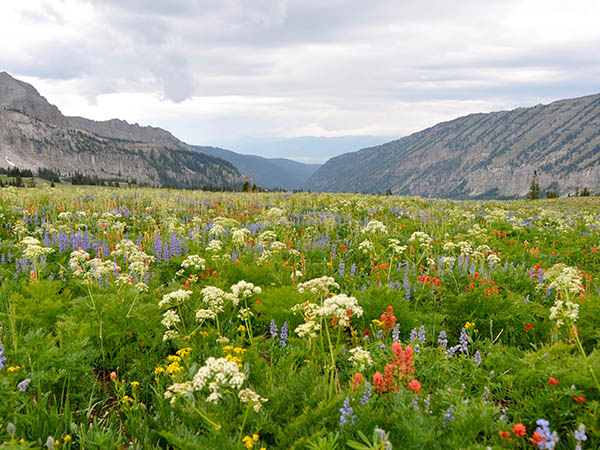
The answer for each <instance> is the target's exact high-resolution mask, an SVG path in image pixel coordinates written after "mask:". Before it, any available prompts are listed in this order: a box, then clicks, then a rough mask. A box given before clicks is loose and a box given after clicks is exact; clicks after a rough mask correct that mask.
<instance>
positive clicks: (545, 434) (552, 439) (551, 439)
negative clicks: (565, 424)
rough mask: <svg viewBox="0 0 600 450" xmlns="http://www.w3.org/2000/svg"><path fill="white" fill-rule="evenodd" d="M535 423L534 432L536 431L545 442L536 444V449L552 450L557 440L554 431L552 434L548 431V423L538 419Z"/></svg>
mask: <svg viewBox="0 0 600 450" xmlns="http://www.w3.org/2000/svg"><path fill="white" fill-rule="evenodd" d="M535 423H536V424H537V425H538V427H537V428H536V429H535V431H537V432H538V433H539V435H540V436H541V437H542V438H543V439H544V441H545V442H544V441H540V442H538V448H545V449H554V448H555V447H556V444H557V443H558V441H559V439H558V434H557V433H556V431H554V432H552V431H551V430H550V422H548V421H547V420H545V419H538V420H536V422H535Z"/></svg>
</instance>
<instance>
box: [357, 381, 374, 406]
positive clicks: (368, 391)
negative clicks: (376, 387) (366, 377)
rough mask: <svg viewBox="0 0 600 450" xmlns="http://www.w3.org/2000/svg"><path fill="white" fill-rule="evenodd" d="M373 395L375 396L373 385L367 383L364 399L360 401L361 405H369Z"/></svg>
mask: <svg viewBox="0 0 600 450" xmlns="http://www.w3.org/2000/svg"><path fill="white" fill-rule="evenodd" d="M372 395H373V392H372V391H371V384H370V383H368V382H366V383H365V390H364V392H363V395H362V397H361V398H360V400H359V402H360V404H361V405H366V404H367V403H369V399H370V398H371V396H372Z"/></svg>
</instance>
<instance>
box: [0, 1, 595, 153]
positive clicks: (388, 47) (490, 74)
mask: <svg viewBox="0 0 600 450" xmlns="http://www.w3.org/2000/svg"><path fill="white" fill-rule="evenodd" d="M599 18H600V1H598V0H569V1H564V0H562V1H553V0H539V1H516V0H515V1H510V0H501V1H500V0H498V1H494V0H455V1H448V0H438V1H433V0H421V1H412V0H374V1H373V2H367V1H365V0H357V1H354V0H221V1H211V0H170V1H166V0H20V1H19V0H1V1H0V42H1V43H2V44H1V49H2V50H1V51H0V70H6V71H8V72H9V73H11V74H12V75H14V76H15V77H17V78H20V79H24V80H25V81H28V82H30V83H32V84H33V85H34V86H35V87H36V88H37V89H38V90H39V91H40V93H41V94H42V95H44V96H45V97H47V98H48V100H49V101H50V102H52V103H54V104H56V105H57V106H58V107H59V108H60V109H61V110H62V111H63V112H64V113H65V114H67V115H80V116H85V117H88V118H92V119H96V120H104V119H110V118H113V117H118V118H122V119H125V120H128V121H130V122H138V123H140V124H143V125H154V126H161V127H164V128H167V129H169V130H170V131H172V132H173V133H174V134H175V135H176V136H178V137H179V138H181V139H182V140H184V141H186V142H188V143H191V144H200V145H226V146H229V147H230V148H232V147H233V146H235V147H237V148H233V149H234V150H242V151H243V149H244V142H250V141H252V142H256V140H257V139H263V140H264V139H274V140H275V139H279V140H280V139H281V138H290V137H299V136H322V137H336V136H398V137H400V136H404V135H407V134H410V133H412V132H414V131H418V130H420V129H423V128H426V127H428V126H431V125H434V124H435V123H437V122H439V121H442V120H448V119H452V118H454V117H458V116H460V115H464V114H467V113H472V112H486V111H492V110H499V109H511V108H514V107H517V106H532V105H535V104H537V103H548V102H550V101H552V100H557V99H561V98H568V97H576V96H581V95H586V94H593V93H598V92H600V86H599V80H600V25H599V23H598V19H599ZM282 152H285V149H282ZM281 156H286V155H281ZM287 156H293V157H298V158H301V157H302V155H297V154H295V155H287Z"/></svg>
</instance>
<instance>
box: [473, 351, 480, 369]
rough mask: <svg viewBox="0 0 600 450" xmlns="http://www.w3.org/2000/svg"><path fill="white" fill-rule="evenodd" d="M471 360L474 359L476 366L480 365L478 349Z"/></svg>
mask: <svg viewBox="0 0 600 450" xmlns="http://www.w3.org/2000/svg"><path fill="white" fill-rule="evenodd" d="M473 361H475V363H476V364H477V365H478V366H480V365H481V353H479V350H477V351H476V352H475V354H474V355H473Z"/></svg>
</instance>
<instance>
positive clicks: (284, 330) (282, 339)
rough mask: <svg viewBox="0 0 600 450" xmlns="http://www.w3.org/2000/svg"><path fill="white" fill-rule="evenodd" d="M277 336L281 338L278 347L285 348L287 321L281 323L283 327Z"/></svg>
mask: <svg viewBox="0 0 600 450" xmlns="http://www.w3.org/2000/svg"><path fill="white" fill-rule="evenodd" d="M279 336H280V337H281V340H280V341H279V345H280V346H281V347H286V346H287V340H288V323H287V321H285V322H283V325H282V326H281V334H280V335H279Z"/></svg>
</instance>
